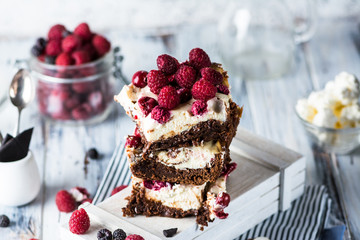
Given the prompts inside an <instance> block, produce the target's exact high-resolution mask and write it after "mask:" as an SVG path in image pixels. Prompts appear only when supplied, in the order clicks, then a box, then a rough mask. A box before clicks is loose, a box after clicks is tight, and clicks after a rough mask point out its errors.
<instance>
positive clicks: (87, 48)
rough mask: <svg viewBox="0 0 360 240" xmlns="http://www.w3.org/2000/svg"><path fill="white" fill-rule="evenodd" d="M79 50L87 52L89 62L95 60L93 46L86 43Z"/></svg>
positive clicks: (96, 55)
mask: <svg viewBox="0 0 360 240" xmlns="http://www.w3.org/2000/svg"><path fill="white" fill-rule="evenodd" d="M80 50H83V51H85V52H87V53H88V54H89V56H90V58H91V60H95V59H97V57H98V54H97V52H96V49H95V48H94V46H93V45H92V44H91V43H86V44H85V45H83V46H82V47H81V48H80Z"/></svg>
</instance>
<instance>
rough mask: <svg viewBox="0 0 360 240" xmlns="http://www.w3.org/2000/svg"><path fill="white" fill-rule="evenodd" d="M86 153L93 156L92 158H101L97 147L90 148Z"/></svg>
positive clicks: (90, 156)
mask: <svg viewBox="0 0 360 240" xmlns="http://www.w3.org/2000/svg"><path fill="white" fill-rule="evenodd" d="M86 155H87V156H89V158H91V159H98V158H99V153H98V151H97V150H96V148H90V149H89V150H88V151H87V153H86Z"/></svg>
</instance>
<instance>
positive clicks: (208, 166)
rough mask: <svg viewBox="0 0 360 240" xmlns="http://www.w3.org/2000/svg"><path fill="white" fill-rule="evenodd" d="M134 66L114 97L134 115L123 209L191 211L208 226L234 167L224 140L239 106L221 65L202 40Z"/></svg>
mask: <svg viewBox="0 0 360 240" xmlns="http://www.w3.org/2000/svg"><path fill="white" fill-rule="evenodd" d="M157 66H158V69H157V70H151V71H150V72H146V71H138V72H136V73H135V74H134V76H133V78H132V83H131V84H130V85H127V86H124V88H123V89H122V91H121V92H120V93H119V95H117V96H115V100H116V101H117V102H119V103H120V104H121V105H122V106H123V107H124V109H125V111H126V113H127V114H128V115H129V116H130V117H131V118H132V120H133V121H134V122H135V123H136V128H135V131H134V135H131V136H128V138H127V140H126V152H127V155H128V160H129V164H130V169H131V172H132V174H133V176H132V192H131V196H129V197H128V204H127V206H126V207H125V208H123V214H124V216H135V215H137V214H141V215H146V216H155V215H157V216H165V217H175V218H181V217H186V216H197V223H198V224H200V225H202V226H207V223H208V222H209V221H213V220H214V219H215V217H218V218H221V219H223V218H226V217H227V215H228V214H227V213H225V212H224V208H225V207H226V206H228V204H229V201H230V196H229V195H228V194H227V193H226V186H225V183H226V179H227V177H228V175H229V173H230V172H231V171H232V170H234V169H235V167H236V164H235V163H231V159H230V156H229V145H230V143H231V140H232V138H233V137H234V136H235V133H236V129H237V126H238V124H239V119H240V117H241V113H242V108H239V107H238V106H237V105H236V104H235V103H234V102H233V101H232V99H231V95H230V91H229V83H228V76H227V73H226V72H225V71H224V70H223V69H222V67H221V65H220V64H217V63H212V62H211V60H210V58H209V56H208V55H207V54H206V53H205V52H204V51H203V50H202V49H200V48H195V49H192V50H191V51H190V53H189V60H187V61H185V62H183V63H179V62H178V60H176V59H175V58H173V57H171V56H169V55H166V54H164V55H161V56H159V57H158V58H157Z"/></svg>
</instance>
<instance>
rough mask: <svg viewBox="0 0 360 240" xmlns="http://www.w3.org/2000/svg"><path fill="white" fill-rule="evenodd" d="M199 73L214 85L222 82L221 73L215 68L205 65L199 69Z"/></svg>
mask: <svg viewBox="0 0 360 240" xmlns="http://www.w3.org/2000/svg"><path fill="white" fill-rule="evenodd" d="M200 74H201V77H202V79H204V80H206V81H209V82H211V83H212V84H214V85H215V86H216V85H219V84H221V83H222V82H223V75H222V74H221V73H220V72H218V71H216V70H215V69H212V68H209V67H206V68H203V69H201V70H200Z"/></svg>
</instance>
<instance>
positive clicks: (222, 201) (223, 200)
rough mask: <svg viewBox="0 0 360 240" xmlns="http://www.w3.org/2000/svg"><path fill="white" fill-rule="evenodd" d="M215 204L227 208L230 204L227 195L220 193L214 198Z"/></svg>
mask: <svg viewBox="0 0 360 240" xmlns="http://www.w3.org/2000/svg"><path fill="white" fill-rule="evenodd" d="M215 203H216V204H218V205H220V206H222V207H227V206H229V203H230V195H229V194H227V193H226V192H221V193H220V194H219V195H218V196H217V197H216V201H215Z"/></svg>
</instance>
